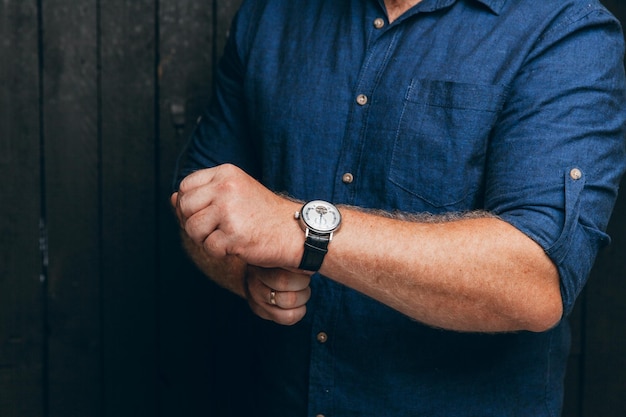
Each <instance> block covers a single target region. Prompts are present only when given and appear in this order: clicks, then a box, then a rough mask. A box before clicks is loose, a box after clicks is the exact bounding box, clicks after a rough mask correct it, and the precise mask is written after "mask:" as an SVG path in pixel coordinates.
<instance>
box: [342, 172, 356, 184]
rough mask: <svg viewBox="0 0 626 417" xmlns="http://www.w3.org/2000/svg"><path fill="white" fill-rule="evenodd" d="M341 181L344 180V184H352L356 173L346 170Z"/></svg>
mask: <svg viewBox="0 0 626 417" xmlns="http://www.w3.org/2000/svg"><path fill="white" fill-rule="evenodd" d="M341 181H343V183H344V184H352V181H354V175H352V174H350V173H349V172H346V173H345V174H343V177H342V178H341Z"/></svg>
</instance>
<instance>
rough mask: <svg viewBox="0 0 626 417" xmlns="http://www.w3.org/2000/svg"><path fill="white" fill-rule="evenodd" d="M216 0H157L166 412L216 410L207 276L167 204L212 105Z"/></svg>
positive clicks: (162, 366)
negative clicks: (198, 122) (190, 256)
mask: <svg viewBox="0 0 626 417" xmlns="http://www.w3.org/2000/svg"><path fill="white" fill-rule="evenodd" d="M212 7H213V1H205V2H197V1H193V0H184V1H180V0H161V1H160V2H159V38H160V43H159V67H158V68H159V77H160V78H159V81H160V85H159V121H160V124H159V144H158V145H159V172H160V174H161V176H160V178H159V187H160V188H159V204H158V209H159V253H160V256H159V262H160V268H159V271H160V274H159V282H160V287H159V289H160V290H159V294H160V303H159V306H160V308H159V334H160V339H159V346H160V355H159V369H160V377H161V378H160V383H161V385H160V401H161V402H160V406H161V415H163V416H168V415H190V416H191V415H203V414H205V415H211V414H210V413H207V410H208V404H209V403H210V402H211V399H212V396H211V395H212V394H211V392H212V391H211V390H210V388H209V373H210V370H209V357H210V355H211V353H212V352H211V349H210V346H209V341H208V337H209V333H210V329H211V327H212V325H211V323H210V321H211V316H210V313H209V308H208V307H209V303H210V301H209V289H208V283H207V282H206V281H205V280H204V279H203V278H202V277H201V276H200V275H199V274H198V273H197V272H196V270H195V269H194V268H193V267H192V266H191V265H190V263H189V262H188V261H187V259H186V256H185V255H184V254H183V252H182V250H181V248H180V245H179V240H178V227H177V225H176V223H175V221H174V216H173V214H172V211H171V209H170V208H169V201H168V198H169V195H170V193H171V179H172V174H173V170H174V165H175V160H176V157H177V155H178V153H179V151H180V149H181V148H182V147H183V145H184V143H185V142H186V138H187V136H188V135H189V134H190V132H191V129H192V128H193V126H194V124H195V117H197V115H198V114H199V112H200V110H201V108H202V107H203V106H204V105H206V103H207V100H208V93H209V91H210V83H211V65H212V52H211V47H212V42H213V9H212Z"/></svg>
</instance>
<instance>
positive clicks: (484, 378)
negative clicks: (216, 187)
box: [176, 0, 626, 417]
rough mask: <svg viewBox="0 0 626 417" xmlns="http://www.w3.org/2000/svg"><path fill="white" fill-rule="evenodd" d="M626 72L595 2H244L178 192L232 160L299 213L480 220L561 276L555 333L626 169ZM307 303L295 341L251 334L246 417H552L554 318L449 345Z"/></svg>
mask: <svg viewBox="0 0 626 417" xmlns="http://www.w3.org/2000/svg"><path fill="white" fill-rule="evenodd" d="M381 18H382V19H383V21H382V22H383V23H384V24H383V25H382V26H381V25H380V24H375V23H376V22H378V23H380V22H381V21H380V20H377V19H381ZM622 54H623V38H622V33H621V28H620V26H619V23H618V22H617V21H616V20H615V18H614V17H613V16H611V15H610V14H609V13H608V12H607V11H606V9H604V8H603V7H602V6H601V5H600V4H599V3H598V2H597V1H595V0H584V1H583V0H542V1H531V0H517V1H512V0H464V1H463V0H423V1H422V2H421V3H419V4H418V5H417V6H415V7H414V8H412V9H411V10H410V11H408V12H407V13H405V14H404V15H403V16H402V17H401V18H399V19H398V20H396V21H394V22H393V23H392V24H389V23H388V21H387V19H386V18H385V12H384V6H383V3H382V0H379V1H376V0H332V1H322V0H306V1H298V0H250V1H244V3H243V5H242V8H241V10H240V11H239V13H238V15H237V17H236V19H235V21H234V23H233V26H232V29H231V33H230V38H229V41H228V45H227V47H226V50H225V53H224V58H223V59H222V61H221V63H220V66H219V69H218V73H217V77H216V78H217V83H216V91H215V93H216V94H215V97H214V100H213V102H212V104H211V106H210V107H209V108H208V109H207V111H206V113H205V115H204V116H203V117H202V118H201V121H200V122H199V124H198V126H197V128H196V130H195V133H194V135H193V137H192V138H191V141H190V143H189V146H188V147H187V149H186V150H185V151H184V152H183V154H182V155H181V159H180V162H179V169H178V171H177V172H178V173H177V177H176V181H180V179H181V178H183V177H184V176H185V175H187V174H188V173H190V172H192V171H194V170H197V169H200V168H202V167H208V166H214V165H216V164H221V163H225V162H231V163H235V164H237V165H239V166H240V167H242V168H243V169H245V170H246V171H247V172H248V173H250V174H251V175H253V176H255V177H256V178H258V179H259V180H260V181H261V182H262V183H263V184H265V185H266V186H268V187H269V188H271V189H273V190H275V191H281V192H287V193H289V194H290V195H292V196H294V197H297V198H300V199H303V200H309V199H318V198H319V199H326V200H329V201H332V202H334V203H337V204H350V205H356V206H361V207H373V208H379V209H384V210H389V211H396V210H397V211H406V212H430V213H445V212H451V211H455V212H459V211H468V210H474V209H485V210H488V211H491V212H493V213H495V214H497V215H499V216H501V217H502V218H503V219H504V220H505V221H507V222H509V223H511V224H512V225H514V226H515V227H517V228H518V229H519V230H521V231H522V232H524V233H525V234H527V235H528V236H529V237H530V238H532V239H533V240H535V241H536V242H537V243H538V244H540V245H541V246H542V247H543V248H544V249H545V251H546V253H547V254H548V255H549V256H550V257H551V259H552V260H553V261H554V263H555V264H556V265H557V267H558V270H559V273H560V276H561V283H562V284H561V287H562V295H563V303H564V310H565V312H566V315H567V314H568V313H569V312H571V309H572V307H573V305H574V302H575V300H576V297H577V295H578V294H579V292H580V290H581V289H582V287H583V286H584V284H585V282H586V280H587V276H588V274H589V271H590V269H591V266H592V265H593V262H594V259H595V256H596V254H597V252H598V250H599V249H600V248H601V247H602V246H604V245H606V244H607V243H608V241H609V237H608V236H607V235H606V234H605V229H606V226H607V223H608V219H609V216H610V213H611V210H612V208H613V204H614V201H615V198H616V195H617V188H618V184H619V180H620V177H621V175H622V174H623V172H624V169H625V165H626V156H625V153H626V149H625V143H624V126H625V116H626V106H625V81H624V70H623V63H622ZM346 173H349V174H351V175H352V178H353V181H351V182H350V181H344V174H346ZM285 221H289V219H285ZM370 238H371V240H372V244H373V245H375V242H376V236H371V237H370ZM268 244H271V242H268ZM330 250H332V246H331V248H330ZM415 256H419V251H417V252H416V254H415ZM502 279H507V277H502ZM312 289H313V295H312V299H311V301H310V302H309V304H308V313H307V315H306V317H305V319H304V321H303V322H302V323H300V324H299V325H297V326H294V327H289V328H281V327H279V326H276V325H273V324H271V323H264V322H261V321H260V322H259V326H258V328H259V329H260V335H259V337H258V339H257V340H255V341H254V345H255V346H256V347H257V348H258V351H259V352H262V355H263V358H264V359H265V361H266V362H265V363H266V364H267V365H265V364H261V368H263V369H265V370H266V371H267V378H266V379H265V380H264V382H263V385H262V388H261V396H260V397H261V399H265V400H267V401H266V402H265V403H264V408H263V409H262V410H260V411H259V415H264V413H266V414H267V415H273V416H288V417H294V416H299V415H309V416H316V415H320V414H321V415H324V416H326V417H331V416H341V417H344V416H359V417H365V416H381V415H383V416H428V417H434V416H481V417H486V416H557V415H559V414H560V408H561V403H562V393H563V392H562V390H563V376H564V371H565V366H566V359H567V354H568V349H569V330H568V326H567V320H563V321H562V322H561V324H559V325H558V326H557V327H556V328H554V329H552V330H551V331H548V332H545V333H530V332H519V333H514V334H500V335H485V334H460V333H454V332H446V331H443V330H437V329H432V328H429V327H426V326H423V325H421V324H419V323H416V322H414V321H412V320H409V319H407V318H406V317H404V316H402V315H400V314H398V313H397V312H395V311H392V310H390V309H388V308H387V307H385V306H383V305H381V304H379V303H377V302H376V301H373V300H371V299H369V298H367V297H364V296H362V295H361V294H358V293H356V292H354V291H352V290H351V289H348V288H345V287H343V286H341V285H338V284H336V283H335V282H333V281H331V280H329V279H327V278H325V277H323V276H320V275H315V276H314V279H313V282H312ZM320 331H324V332H326V333H327V335H328V339H327V341H326V342H325V343H320V342H318V341H317V339H316V334H317V333H318V332H320ZM268 335H272V337H267V336H268ZM303 364H304V365H303ZM307 365H308V366H307Z"/></svg>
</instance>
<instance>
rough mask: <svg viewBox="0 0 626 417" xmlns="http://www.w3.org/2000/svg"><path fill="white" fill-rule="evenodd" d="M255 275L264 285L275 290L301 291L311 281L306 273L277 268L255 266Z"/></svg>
mask: <svg viewBox="0 0 626 417" xmlns="http://www.w3.org/2000/svg"><path fill="white" fill-rule="evenodd" d="M256 275H257V277H258V279H260V280H261V281H262V282H263V283H264V284H265V285H267V286H268V287H270V288H273V289H275V290H277V291H280V292H283V291H301V290H304V289H305V288H307V287H308V286H309V285H310V283H311V276H310V274H308V273H300V272H292V271H287V270H284V269H279V268H271V269H265V268H257V270H256Z"/></svg>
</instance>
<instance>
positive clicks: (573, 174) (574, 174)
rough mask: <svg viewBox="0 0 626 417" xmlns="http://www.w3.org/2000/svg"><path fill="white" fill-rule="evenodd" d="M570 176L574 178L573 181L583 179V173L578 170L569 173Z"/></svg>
mask: <svg viewBox="0 0 626 417" xmlns="http://www.w3.org/2000/svg"><path fill="white" fill-rule="evenodd" d="M569 176H570V177H572V179H573V180H579V179H581V178H582V177H583V173H582V172H581V171H580V169H578V168H574V169H572V170H571V171H570V172H569Z"/></svg>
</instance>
